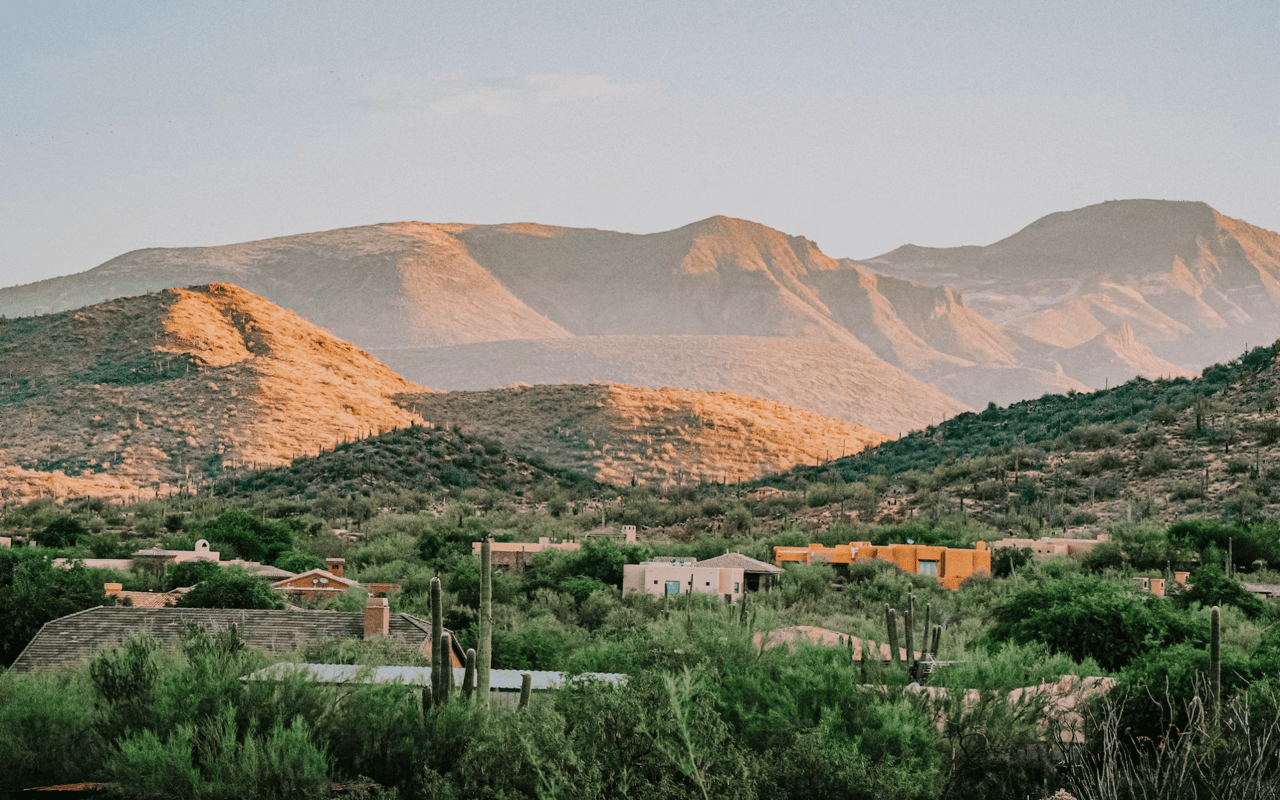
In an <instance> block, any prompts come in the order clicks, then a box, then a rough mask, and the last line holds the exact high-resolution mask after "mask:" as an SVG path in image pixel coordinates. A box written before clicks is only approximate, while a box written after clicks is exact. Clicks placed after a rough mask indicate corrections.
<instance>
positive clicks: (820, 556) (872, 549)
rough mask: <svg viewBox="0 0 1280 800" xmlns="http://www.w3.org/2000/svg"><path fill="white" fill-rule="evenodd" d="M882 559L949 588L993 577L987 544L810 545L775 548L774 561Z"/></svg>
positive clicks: (830, 562)
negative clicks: (974, 578) (968, 580)
mask: <svg viewBox="0 0 1280 800" xmlns="http://www.w3.org/2000/svg"><path fill="white" fill-rule="evenodd" d="M873 559H879V560H881V561H890V562H892V563H894V564H897V565H898V568H899V569H901V570H902V571H903V572H911V573H915V574H916V575H929V576H932V577H934V578H936V579H937V580H938V583H941V584H942V585H943V586H945V587H947V588H948V589H952V590H955V589H959V588H960V584H961V583H963V582H964V580H965V578H968V577H970V576H973V575H988V576H989V575H990V574H991V551H990V550H988V549H987V545H986V543H985V542H978V543H977V544H976V545H974V547H973V549H972V550H970V549H967V548H962V547H933V546H930V545H923V544H890V545H884V546H879V547H877V546H875V545H873V544H871V543H870V542H850V543H849V544H847V545H843V544H838V545H835V546H834V547H825V546H823V545H821V544H818V543H810V544H809V546H808V547H774V548H773V560H774V563H775V564H777V565H778V566H782V565H783V564H785V563H787V562H789V561H790V562H796V563H801V564H813V563H815V562H825V563H828V564H837V565H840V564H843V565H848V564H855V563H859V562H862V561H871V560H873Z"/></svg>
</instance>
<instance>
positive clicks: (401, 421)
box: [0, 284, 886, 501]
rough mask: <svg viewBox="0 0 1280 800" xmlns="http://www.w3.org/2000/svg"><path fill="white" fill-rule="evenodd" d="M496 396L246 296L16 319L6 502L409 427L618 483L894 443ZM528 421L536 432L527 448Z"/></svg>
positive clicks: (6, 336)
mask: <svg viewBox="0 0 1280 800" xmlns="http://www.w3.org/2000/svg"><path fill="white" fill-rule="evenodd" d="M548 392H550V393H551V394H550V395H548ZM479 397H482V399H483V402H479V400H477V398H476V397H470V398H468V397H459V396H458V395H457V394H450V395H443V394H439V393H437V392H434V391H432V390H430V389H428V388H426V387H424V386H421V385H418V384H416V383H413V382H411V381H408V380H405V379H404V378H402V377H401V376H400V375H398V374H396V373H395V372H393V371H392V370H391V369H390V368H388V367H387V366H385V365H383V364H382V363H380V362H379V361H378V360H377V359H376V358H374V357H373V356H371V355H369V354H368V353H366V352H364V351H363V350H361V349H359V348H357V347H355V346H354V345H352V344H350V343H349V342H345V341H343V340H341V339H338V338H337V337H335V336H333V335H332V334H331V333H329V332H328V331H326V330H324V329H322V328H320V327H318V326H316V325H314V324H312V323H310V322H307V321H306V320H304V319H302V318H301V317H299V316H298V315H297V314H295V313H293V312H292V311H287V310H285V309H282V308H280V307H279V306H277V305H275V304H274V303H271V302H270V301H268V300H266V299H264V298H262V297H260V296H258V295H255V294H252V293H251V292H248V291H246V290H244V289H242V288H240V287H238V286H235V285H232V284H212V285H207V286H195V287H191V288H185V289H166V290H164V291H160V292H156V293H151V294H145V295H140V296H136V297H127V298H117V299H115V300H108V301H106V302H102V303H96V304H94V305H91V306H85V307H82V308H79V309H75V310H70V311H62V312H58V313H53V314H46V315H42V316H38V317H23V318H18V319H4V320H0V429H3V430H4V431H5V432H6V435H5V437H4V439H3V442H2V443H0V499H3V500H5V501H21V500H29V499H32V498H35V497H40V496H53V497H69V496H88V495H95V496H113V497H122V498H123V497H138V496H143V495H146V496H150V495H151V494H152V493H169V492H174V491H177V490H179V489H183V488H196V487H197V486H200V485H203V484H205V483H206V482H207V480H208V479H210V478H213V477H216V476H220V475H222V474H224V473H225V472H227V471H228V470H230V471H232V472H233V473H235V472H239V471H242V470H244V469H253V468H255V467H266V466H279V465H287V464H289V463H290V462H292V461H293V460H294V459H296V458H298V457H300V456H306V455H311V456H316V455H318V454H320V453H321V452H322V451H328V450H332V449H334V448H335V447H338V446H340V445H342V444H344V443H348V442H353V441H356V440H360V439H365V438H369V437H375V436H378V435H379V434H381V433H385V432H390V431H394V430H403V429H405V428H408V427H426V428H430V427H449V428H465V429H468V430H470V431H472V432H480V433H484V434H486V435H487V436H488V437H489V438H491V439H498V440H501V441H502V442H503V443H504V444H508V445H510V446H511V449H512V450H514V451H517V452H523V453H525V454H527V455H529V456H538V455H543V456H545V455H546V454H547V453H548V451H549V450H551V451H555V453H556V454H557V455H558V457H557V458H552V459H550V460H551V461H554V462H556V463H555V466H557V467H559V468H562V469H566V468H567V469H573V470H574V471H576V472H580V473H583V474H584V475H586V476H588V477H589V478H593V479H599V480H602V481H614V482H619V483H629V482H631V481H632V480H633V479H634V480H636V481H638V482H649V481H655V482H666V481H670V480H672V479H674V478H675V477H677V476H684V477H693V478H695V479H707V480H710V479H711V478H712V477H713V476H714V477H717V478H718V479H721V480H724V479H731V478H736V479H747V480H750V479H754V478H758V477H760V476H761V475H763V474H764V473H765V472H778V471H783V470H786V469H790V468H791V467H793V466H796V465H798V464H805V463H808V464H812V463H815V462H816V461H820V460H829V459H834V458H838V457H840V456H841V455H844V454H846V453H854V452H857V451H859V450H861V449H862V448H863V447H866V446H869V445H874V444H878V443H880V442H882V441H884V440H885V439H886V437H885V436H884V435H883V434H880V433H878V432H876V431H872V430H870V429H867V428H865V427H862V426H858V425H854V424H852V423H849V422H846V421H843V420H837V419H830V418H827V417H823V416H820V415H818V414H814V413H812V412H808V411H804V410H802V409H797V408H792V407H789V406H785V405H783V404H781V403H771V402H769V401H762V400H758V399H755V398H752V397H743V396H740V395H733V394H728V393H717V394H714V395H713V394H709V393H705V392H692V391H686V390H675V389H652V390H650V389H640V388H637V387H630V386H618V385H608V386H591V387H540V388H539V389H536V390H531V391H526V390H525V389H523V388H511V389H505V390H495V391H491V392H486V393H482V395H481V396H479ZM548 397H550V398H551V399H548ZM495 415H496V416H495ZM514 419H521V420H523V421H524V423H525V424H524V425H523V426H522V427H521V429H520V431H519V432H518V433H519V435H518V436H517V437H516V438H514V439H512V438H511V436H510V435H509V434H511V433H512V431H511V430H509V429H510V427H511V426H510V422H511V420H514ZM570 430H572V431H573V432H574V433H573V436H569V435H568V434H567V433H566V432H567V431H570ZM578 434H581V436H579V435H578ZM575 436H576V437H577V438H573V437H575ZM566 443H568V446H567V447H566V446H563V445H565V444H566ZM464 449H465V448H464ZM491 456H493V454H491V453H488V451H486V458H491ZM504 457H506V456H504ZM446 460H447V459H446ZM499 460H501V459H499ZM517 460H518V459H517ZM510 466H512V469H513V470H514V472H515V473H517V474H525V473H527V474H530V475H536V474H539V470H540V469H541V468H540V467H531V466H522V465H521V464H519V463H514V462H513V464H512V465H510Z"/></svg>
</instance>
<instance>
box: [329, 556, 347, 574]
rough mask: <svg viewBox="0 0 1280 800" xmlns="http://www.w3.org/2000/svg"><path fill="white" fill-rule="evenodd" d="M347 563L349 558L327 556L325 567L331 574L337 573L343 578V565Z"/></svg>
mask: <svg viewBox="0 0 1280 800" xmlns="http://www.w3.org/2000/svg"><path fill="white" fill-rule="evenodd" d="M346 563H347V560H346V559H345V558H326V559H325V560H324V568H325V569H326V570H328V571H329V574H331V575H337V576H338V577H339V578H341V577H342V567H343V565H344V564H346Z"/></svg>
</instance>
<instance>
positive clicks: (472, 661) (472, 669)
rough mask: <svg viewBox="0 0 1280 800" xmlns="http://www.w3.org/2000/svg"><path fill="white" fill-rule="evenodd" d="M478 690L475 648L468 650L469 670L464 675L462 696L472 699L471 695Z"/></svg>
mask: <svg viewBox="0 0 1280 800" xmlns="http://www.w3.org/2000/svg"><path fill="white" fill-rule="evenodd" d="M475 688H476V651H475V648H467V668H466V671H464V672H463V673H462V696H463V697H465V698H467V699H468V700H470V699H471V695H472V693H473V692H475Z"/></svg>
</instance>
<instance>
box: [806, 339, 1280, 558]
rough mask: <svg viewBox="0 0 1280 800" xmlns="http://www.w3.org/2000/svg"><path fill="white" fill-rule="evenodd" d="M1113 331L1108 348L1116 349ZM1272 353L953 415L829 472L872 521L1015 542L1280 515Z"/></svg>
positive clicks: (1278, 386) (816, 475) (1276, 368)
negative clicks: (866, 489) (965, 522)
mask: <svg viewBox="0 0 1280 800" xmlns="http://www.w3.org/2000/svg"><path fill="white" fill-rule="evenodd" d="M1124 333H1125V332H1124V331H1122V330H1119V331H1115V332H1113V334H1112V337H1111V338H1121V337H1123V335H1124ZM1278 359H1280V342H1277V343H1275V344H1273V345H1270V346H1267V347H1257V348H1254V349H1253V350H1251V351H1249V352H1248V353H1246V354H1244V355H1242V356H1240V357H1238V358H1236V359H1233V360H1231V361H1230V362H1228V363H1226V364H1221V365H1215V366H1213V367H1210V368H1208V369H1206V370H1205V371H1204V374H1203V375H1202V376H1199V377H1195V378H1191V379H1188V378H1185V377H1175V378H1173V379H1166V380H1154V381H1153V380H1147V379H1144V378H1136V379H1134V380H1132V381H1129V382H1127V383H1124V384H1122V385H1119V386H1116V385H1114V384H1113V385H1112V386H1111V387H1110V388H1109V389H1107V390H1100V391H1096V392H1090V393H1073V394H1070V395H1048V396H1045V397H1042V398H1039V399H1035V400H1025V401H1022V402H1019V403H1016V404H1014V405H1011V406H1009V407H1007V408H988V409H986V410H984V411H983V412H981V413H978V414H973V413H969V414H961V415H959V416H957V417H955V418H952V419H950V420H948V421H946V422H944V423H941V424H940V425H937V426H933V427H930V428H928V429H926V430H922V431H916V432H913V433H912V434H910V435H908V436H905V437H902V438H900V439H897V440H895V441H891V442H886V443H884V444H882V445H879V446H877V447H874V448H869V449H868V450H866V451H864V452H863V453H860V454H857V455H854V456H850V457H848V458H845V459H841V460H839V461H837V462H836V463H835V464H834V465H832V467H822V468H812V467H809V468H797V470H795V474H796V475H799V476H803V477H804V478H805V479H807V480H811V481H812V480H821V479H822V476H823V474H829V470H830V469H832V468H834V469H835V470H837V471H838V472H839V473H840V474H841V476H842V478H843V479H844V480H845V481H847V482H849V483H850V484H852V483H855V482H866V483H867V485H868V486H874V487H875V489H876V492H877V494H878V502H871V503H869V504H868V506H867V507H866V509H865V515H864V516H863V517H862V519H863V521H865V520H866V519H872V518H884V519H904V518H908V517H926V518H929V517H931V518H938V517H942V516H948V515H958V514H961V513H963V514H965V515H967V516H968V517H970V518H976V519H979V520H981V521H983V522H986V523H989V524H992V525H994V526H995V527H997V528H998V529H999V530H1002V531H1006V532H1008V533H1011V534H1014V535H1020V536H1025V535H1027V534H1032V535H1035V536H1039V535H1053V536H1059V535H1063V534H1066V535H1072V534H1073V533H1078V534H1081V535H1085V536H1092V535H1093V533H1094V532H1096V531H1099V530H1104V529H1105V528H1106V526H1107V525H1109V524H1112V523H1118V522H1130V521H1139V520H1142V519H1148V518H1150V519H1159V520H1165V521H1172V520H1176V519H1180V518H1182V517H1194V516H1208V517H1212V518H1222V519H1226V520H1249V519H1252V518H1255V517H1257V516H1259V515H1261V516H1263V517H1266V518H1271V519H1274V518H1275V517H1276V516H1277V515H1278V514H1280V414H1278V412H1277V409H1278V408H1280V360H1278Z"/></svg>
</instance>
